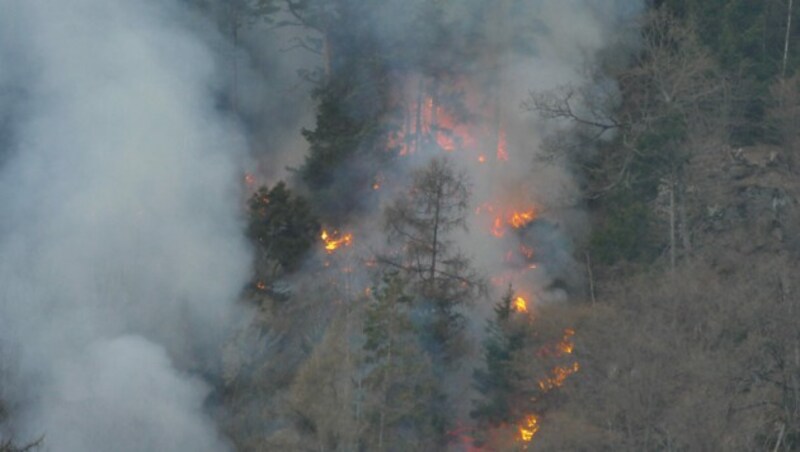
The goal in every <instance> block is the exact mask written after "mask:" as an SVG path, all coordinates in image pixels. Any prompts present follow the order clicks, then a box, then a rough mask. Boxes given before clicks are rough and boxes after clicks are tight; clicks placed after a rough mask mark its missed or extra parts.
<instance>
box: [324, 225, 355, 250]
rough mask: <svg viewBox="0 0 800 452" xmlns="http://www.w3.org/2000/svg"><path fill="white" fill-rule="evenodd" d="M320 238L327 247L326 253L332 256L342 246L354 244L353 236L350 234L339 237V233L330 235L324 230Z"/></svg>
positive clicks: (335, 232)
mask: <svg viewBox="0 0 800 452" xmlns="http://www.w3.org/2000/svg"><path fill="white" fill-rule="evenodd" d="M320 238H321V239H322V243H323V244H324V246H325V252H326V253H328V254H332V253H333V252H334V251H336V250H337V249H339V248H341V247H342V246H350V245H352V244H353V234H350V233H346V234H342V235H341V236H339V232H338V231H332V232H331V233H328V231H327V230H325V229H323V230H322V234H320Z"/></svg>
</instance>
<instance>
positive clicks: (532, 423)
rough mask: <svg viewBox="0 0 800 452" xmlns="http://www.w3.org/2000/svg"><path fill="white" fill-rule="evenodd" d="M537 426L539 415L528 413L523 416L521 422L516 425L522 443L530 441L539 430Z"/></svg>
mask: <svg viewBox="0 0 800 452" xmlns="http://www.w3.org/2000/svg"><path fill="white" fill-rule="evenodd" d="M539 428H540V425H539V416H537V415H535V414H529V415H527V416H525V419H523V422H522V424H521V425H520V426H519V427H518V430H519V440H520V441H522V442H523V443H529V442H531V440H533V437H534V436H536V434H537V433H538V432H539Z"/></svg>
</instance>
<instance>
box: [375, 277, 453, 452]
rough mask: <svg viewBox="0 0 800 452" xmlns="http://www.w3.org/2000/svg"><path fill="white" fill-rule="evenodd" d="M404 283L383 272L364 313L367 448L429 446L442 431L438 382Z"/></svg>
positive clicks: (410, 448)
mask: <svg viewBox="0 0 800 452" xmlns="http://www.w3.org/2000/svg"><path fill="white" fill-rule="evenodd" d="M405 286H406V282H405V281H404V280H403V279H402V278H401V277H400V276H399V275H397V274H390V275H387V276H385V277H384V280H383V284H382V285H381V287H376V288H375V289H374V290H373V297H372V298H371V299H370V301H369V304H368V305H367V308H366V312H365V320H364V336H365V342H364V353H365V359H364V361H365V364H366V366H367V371H366V377H365V378H364V385H365V388H366V390H367V393H368V397H367V404H366V415H367V424H368V426H367V429H368V433H367V435H366V436H365V441H366V446H367V449H368V450H396V451H406V450H427V449H426V447H429V445H430V444H431V441H433V438H434V437H435V436H436V435H437V434H439V433H440V432H437V431H436V428H435V425H437V424H439V423H440V422H439V421H437V419H436V418H437V416H438V414H437V410H436V409H435V406H434V404H435V403H436V401H437V400H438V399H439V395H438V390H437V385H436V383H435V380H434V379H433V374H432V372H431V364H430V361H429V360H428V358H427V356H426V354H425V352H424V351H423V350H422V349H421V348H420V347H419V345H418V339H417V335H416V333H415V331H414V328H413V325H412V323H411V321H410V319H409V308H410V301H411V297H410V296H409V295H407V294H406V293H405Z"/></svg>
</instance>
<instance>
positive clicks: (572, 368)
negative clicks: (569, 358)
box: [538, 361, 581, 392]
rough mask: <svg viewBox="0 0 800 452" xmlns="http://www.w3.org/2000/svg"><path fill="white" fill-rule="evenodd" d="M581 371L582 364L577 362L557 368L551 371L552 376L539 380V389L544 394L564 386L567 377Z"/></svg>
mask: <svg viewBox="0 0 800 452" xmlns="http://www.w3.org/2000/svg"><path fill="white" fill-rule="evenodd" d="M580 369H581V366H580V364H579V363H578V362H577V361H575V362H573V363H572V364H571V365H569V366H556V367H555V368H553V370H551V371H550V376H549V377H546V378H542V379H541V380H539V383H538V385H539V389H541V390H542V391H543V392H548V391H552V390H553V389H556V388H560V387H561V386H564V382H565V381H566V380H567V377H569V376H570V375H572V374H574V373H576V372H578V371H579V370H580Z"/></svg>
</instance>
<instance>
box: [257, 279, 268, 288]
mask: <svg viewBox="0 0 800 452" xmlns="http://www.w3.org/2000/svg"><path fill="white" fill-rule="evenodd" d="M256 289H258V290H267V284H266V283H265V282H264V281H258V282H257V283H256Z"/></svg>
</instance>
